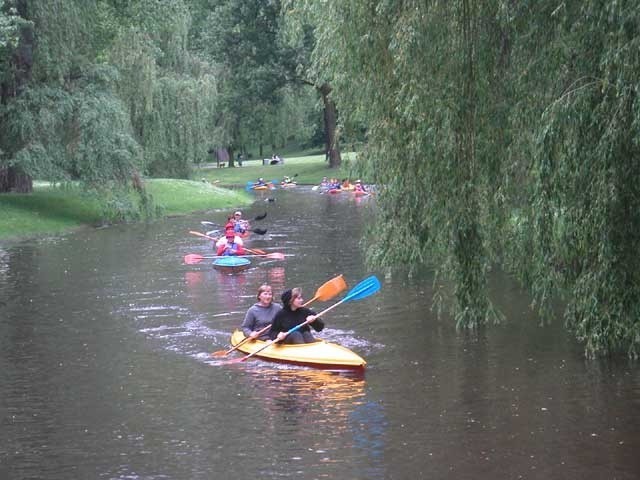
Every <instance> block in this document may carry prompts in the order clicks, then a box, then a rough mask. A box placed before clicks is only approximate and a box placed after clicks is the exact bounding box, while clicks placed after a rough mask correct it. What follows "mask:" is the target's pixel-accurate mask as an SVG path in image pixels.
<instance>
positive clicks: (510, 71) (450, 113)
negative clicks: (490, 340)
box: [307, 0, 640, 357]
mask: <svg viewBox="0 0 640 480" xmlns="http://www.w3.org/2000/svg"><path fill="white" fill-rule="evenodd" d="M319 3H320V2H308V5H307V11H308V12H309V13H310V14H311V15H313V18H314V19H315V22H316V24H317V29H316V34H317V35H318V42H317V44H316V45H317V46H316V50H315V64H316V68H318V69H322V70H323V71H325V72H328V71H330V72H331V73H332V82H333V84H334V87H335V90H334V92H333V93H334V98H335V99H336V100H337V102H338V105H339V109H340V110H341V111H342V112H348V114H349V115H351V114H353V115H355V116H357V117H358V118H366V120H367V125H368V144H367V150H366V151H365V152H364V154H363V156H364V158H365V159H366V165H367V168H368V170H369V172H370V173H371V175H373V176H374V178H375V179H376V181H377V182H378V183H379V184H381V185H384V186H385V188H384V189H383V190H382V193H381V195H380V197H379V204H380V207H381V215H380V218H379V221H378V223H377V224H376V225H375V226H374V228H373V229H372V231H373V232H375V235H372V236H371V240H372V241H373V243H372V246H371V248H370V258H371V260H372V261H373V263H374V264H377V265H382V266H384V265H387V266H392V265H397V264H408V265H410V266H417V265H424V264H432V265H435V266H437V267H438V270H439V271H440V272H441V273H442V274H444V275H446V276H447V277H448V278H450V279H452V280H453V285H454V292H453V293H454V302H453V309H454V314H455V318H456V320H457V325H458V326H459V327H463V328H478V327H480V326H481V325H483V324H485V323H487V322H488V321H490V320H491V319H497V318H499V317H498V316H497V315H496V314H495V313H494V311H493V308H492V306H491V303H490V301H489V300H488V296H487V288H486V278H487V272H488V270H489V269H490V267H491V266H492V265H494V264H498V265H501V266H502V267H503V268H505V269H507V270H509V271H511V272H513V273H514V274H515V275H517V277H518V278H519V279H520V280H521V281H522V282H523V284H524V285H525V286H527V287H528V288H529V289H530V290H531V292H532V293H533V295H534V302H535V305H536V306H537V307H538V308H539V309H540V311H541V312H542V313H543V318H550V316H549V313H550V311H551V310H550V304H551V303H550V302H551V301H552V300H553V299H554V298H558V296H562V297H563V298H564V299H565V300H566V304H567V308H566V311H565V318H566V324H567V327H568V328H569V329H570V330H571V331H573V332H574V333H575V335H576V336H577V338H578V339H579V340H581V341H582V342H584V344H585V348H586V352H587V354H588V355H597V354H607V353H613V352H619V351H622V352H626V353H627V354H628V355H630V356H632V357H637V356H638V355H639V354H640V315H639V314H640V308H639V307H640V290H639V289H640V281H639V280H640V278H638V277H639V274H638V272H639V271H640V270H639V268H638V267H639V266H640V265H638V264H639V263H640V257H638V255H637V251H638V247H639V246H640V245H639V234H638V231H639V229H640V217H639V214H638V212H639V211H640V209H639V208H638V207H640V205H638V202H639V201H640V200H639V199H640V195H639V193H640V192H639V191H638V190H639V188H640V182H639V180H640V178H639V175H640V162H639V161H638V157H639V151H638V138H640V135H639V134H640V131H639V128H638V127H639V120H640V108H639V103H638V98H637V97H638V90H639V88H640V75H639V73H640V48H638V47H639V46H640V45H639V41H640V31H639V28H640V27H639V26H640V4H638V3H637V2H632V1H621V2H601V1H598V0H587V1H585V2H563V3H558V2H552V1H544V0H543V1H536V2H529V1H526V2H507V1H502V0H493V1H486V2H477V1H473V0H454V1H451V2H432V1H427V2H416V1H405V2H387V1H376V0H354V1H350V2H341V1H328V2H322V4H321V5H320V4H319ZM399 237H401V238H403V239H405V241H406V245H405V247H403V248H402V249H398V248H395V245H396V244H397V239H398V238H399Z"/></svg>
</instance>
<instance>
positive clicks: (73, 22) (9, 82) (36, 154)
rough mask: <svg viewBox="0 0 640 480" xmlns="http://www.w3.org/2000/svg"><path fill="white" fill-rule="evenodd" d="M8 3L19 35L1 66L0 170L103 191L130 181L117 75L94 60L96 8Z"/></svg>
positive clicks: (132, 150)
mask: <svg viewBox="0 0 640 480" xmlns="http://www.w3.org/2000/svg"><path fill="white" fill-rule="evenodd" d="M5 3H6V2H5ZM15 4H16V7H17V8H16V11H17V14H18V16H19V17H20V21H21V33H20V38H19V40H18V43H17V45H15V46H14V48H13V51H12V53H11V57H10V58H11V59H12V60H11V61H10V62H9V64H8V66H7V65H5V66H3V73H4V76H3V79H2V81H3V88H2V92H3V98H2V100H3V102H2V117H1V119H0V123H1V129H2V132H3V135H2V137H1V139H0V141H1V142H2V147H1V148H2V150H3V154H2V157H1V158H0V167H5V168H14V169H18V170H19V171H21V172H24V174H25V175H27V176H28V177H29V178H31V177H38V178H42V179H45V180H52V181H58V182H66V181H72V180H73V181H79V182H81V183H82V184H84V185H86V186H88V187H90V188H91V189H93V190H100V191H102V192H105V191H108V190H110V188H109V187H113V186H123V185H126V184H128V183H130V182H131V176H132V175H133V174H135V173H136V171H137V169H138V166H139V163H138V162H139V159H140V156H139V149H138V147H137V144H136V142H135V141H134V139H133V138H132V136H131V129H130V124H129V121H128V118H127V115H126V111H125V110H124V108H123V105H122V103H121V102H120V100H119V99H118V98H117V96H115V95H114V93H113V82H114V80H115V78H116V76H117V72H116V71H115V70H114V69H113V68H111V67H109V66H108V65H100V64H98V63H96V62H95V57H96V53H97V49H96V41H95V40H96V39H95V36H94V34H93V32H94V27H96V25H97V19H99V18H100V14H99V9H98V6H99V2H97V1H91V0H89V1H84V0H83V1H80V0H74V1H66V0H65V1H62V0H51V1H47V2H38V1H30V0H19V1H17V2H15Z"/></svg>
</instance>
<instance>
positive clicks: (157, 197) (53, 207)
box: [0, 179, 253, 239]
mask: <svg viewBox="0 0 640 480" xmlns="http://www.w3.org/2000/svg"><path fill="white" fill-rule="evenodd" d="M145 184H146V187H147V189H148V192H149V193H150V194H151V195H152V197H153V200H154V203H155V205H156V206H158V207H160V209H161V211H162V213H163V214H164V215H179V214H186V213H191V212H198V211H206V210H213V209H216V208H233V207H237V206H240V205H249V204H250V203H251V202H252V201H253V199H252V198H251V196H250V195H248V194H247V193H246V192H244V191H243V190H242V191H239V190H227V189H224V188H220V187H217V186H214V185H211V184H210V183H208V182H201V181H198V182H196V181H190V180H170V179H169V180H168V179H152V180H146V181H145ZM102 221H103V207H102V205H101V204H100V203H99V202H98V201H97V200H96V199H95V197H91V196H89V195H85V194H83V193H82V191H81V190H79V189H76V188H59V187H52V186H49V185H47V184H46V183H45V184H43V183H35V184H34V191H33V193H31V194H15V193H11V194H8V193H7V194H0V239H9V238H13V237H26V236H32V235H36V234H42V233H44V234H51V233H60V232H64V231H67V230H70V229H73V228H78V227H80V226H83V225H99V224H101V223H102Z"/></svg>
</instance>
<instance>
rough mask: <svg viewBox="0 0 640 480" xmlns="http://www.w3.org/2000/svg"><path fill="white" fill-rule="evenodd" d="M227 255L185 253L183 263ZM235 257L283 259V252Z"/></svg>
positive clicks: (194, 262) (188, 263) (193, 262)
mask: <svg viewBox="0 0 640 480" xmlns="http://www.w3.org/2000/svg"><path fill="white" fill-rule="evenodd" d="M227 256H228V255H207V256H204V255H198V254H196V253H189V254H187V255H185V256H184V263H185V264H186V265H195V264H197V263H200V262H201V261H202V260H207V259H214V258H225V257H227ZM236 256H237V257H264V258H271V259H274V260H284V258H285V257H284V254H283V253H279V252H274V253H267V254H264V255H236Z"/></svg>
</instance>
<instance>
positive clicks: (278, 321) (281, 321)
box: [270, 288, 324, 343]
mask: <svg viewBox="0 0 640 480" xmlns="http://www.w3.org/2000/svg"><path fill="white" fill-rule="evenodd" d="M280 298H281V299H282V310H280V311H279V312H278V313H276V316H275V317H274V319H273V323H272V324H271V331H270V338H271V339H272V340H275V341H278V342H283V343H311V342H314V341H315V338H313V335H312V333H311V329H310V328H309V326H311V327H313V329H314V330H315V331H316V332H320V331H322V329H323V328H324V322H323V321H322V320H320V319H319V318H316V312H314V311H313V310H311V309H309V308H307V307H303V306H302V304H303V303H304V302H303V298H302V290H301V289H299V288H293V289H291V290H287V291H286V292H284V293H283V294H282V296H281V297H280ZM306 321H309V322H310V323H308V324H307V325H304V326H303V327H301V328H299V329H298V330H296V331H295V332H291V333H290V334H289V335H286V332H288V331H289V330H291V329H292V328H293V327H296V326H298V325H300V324H301V323H304V322H306Z"/></svg>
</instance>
